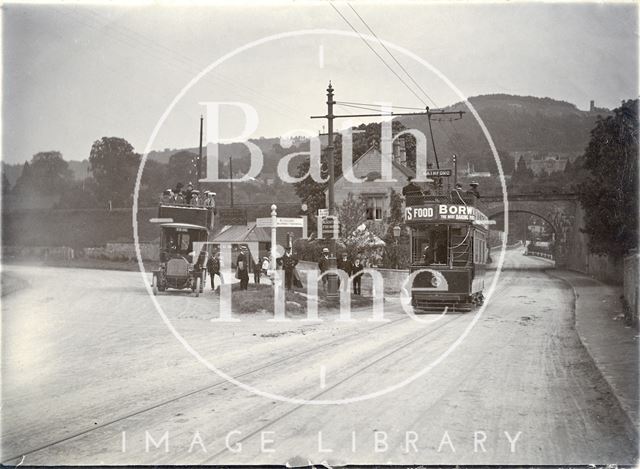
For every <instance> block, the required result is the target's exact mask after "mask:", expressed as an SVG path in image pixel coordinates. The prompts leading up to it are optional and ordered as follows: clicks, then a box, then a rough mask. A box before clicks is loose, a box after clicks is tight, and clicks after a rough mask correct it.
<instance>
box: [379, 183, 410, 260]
mask: <svg viewBox="0 0 640 469" xmlns="http://www.w3.org/2000/svg"><path fill="white" fill-rule="evenodd" d="M396 226H399V227H400V237H399V238H396V237H395V236H394V233H393V228H394V227H396ZM385 228H386V230H385V233H384V238H383V239H384V242H385V243H386V246H385V250H384V257H383V260H382V262H383V265H384V266H385V267H388V268H400V269H403V268H407V267H408V266H409V264H410V252H409V242H410V238H409V234H408V232H407V225H406V224H405V223H404V216H403V213H402V196H401V195H400V194H398V193H397V192H396V191H394V190H393V189H392V190H391V195H390V197H389V218H388V224H387V226H386V227H385Z"/></svg>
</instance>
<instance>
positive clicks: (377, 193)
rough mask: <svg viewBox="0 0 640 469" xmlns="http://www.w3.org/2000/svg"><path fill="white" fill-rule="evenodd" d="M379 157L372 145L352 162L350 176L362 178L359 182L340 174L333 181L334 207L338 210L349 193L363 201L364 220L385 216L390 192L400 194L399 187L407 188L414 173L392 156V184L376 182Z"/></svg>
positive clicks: (377, 180) (380, 166) (379, 167)
mask: <svg viewBox="0 0 640 469" xmlns="http://www.w3.org/2000/svg"><path fill="white" fill-rule="evenodd" d="M382 158H383V156H382V153H381V152H380V150H379V149H378V148H376V147H375V146H373V147H371V148H369V149H368V150H367V151H365V152H364V153H363V154H362V155H360V157H359V158H358V159H356V160H355V161H354V162H353V174H354V175H355V177H357V178H364V181H363V182H361V183H355V182H351V181H348V180H346V179H345V178H344V176H343V175H341V176H340V177H339V178H337V179H336V181H335V184H334V200H335V205H336V207H340V205H341V204H342V202H343V201H344V200H345V199H347V197H348V196H349V193H352V194H353V195H354V197H356V198H358V197H362V198H363V199H364V200H365V201H366V203H367V220H373V221H381V220H384V219H385V218H386V217H388V216H389V208H390V201H391V191H392V190H394V191H395V192H397V193H398V194H402V188H403V187H404V186H406V185H407V183H408V181H409V178H410V177H411V178H414V177H415V172H414V171H413V170H412V169H410V168H408V167H406V166H404V165H403V164H401V163H400V162H399V161H398V159H397V158H395V157H394V158H392V160H391V168H392V175H393V179H395V182H389V181H382V180H380V179H381V171H382ZM327 197H328V191H325V198H327ZM327 206H328V202H327Z"/></svg>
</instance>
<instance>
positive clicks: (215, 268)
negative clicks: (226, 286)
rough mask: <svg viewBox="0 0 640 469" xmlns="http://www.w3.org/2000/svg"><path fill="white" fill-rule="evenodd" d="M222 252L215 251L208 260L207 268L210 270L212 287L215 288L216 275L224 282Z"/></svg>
mask: <svg viewBox="0 0 640 469" xmlns="http://www.w3.org/2000/svg"><path fill="white" fill-rule="evenodd" d="M219 256H220V253H219V252H216V253H214V254H213V255H212V256H211V257H210V258H209V260H208V261H207V270H208V271H209V277H210V278H211V289H212V290H215V289H216V286H215V281H214V278H213V277H214V275H217V276H218V278H219V279H220V283H221V284H222V275H221V274H220V257H219Z"/></svg>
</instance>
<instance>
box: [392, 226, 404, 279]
mask: <svg viewBox="0 0 640 469" xmlns="http://www.w3.org/2000/svg"><path fill="white" fill-rule="evenodd" d="M401 232H402V228H400V225H396V226H394V227H393V238H394V239H395V241H396V249H395V250H396V256H395V257H396V270H398V258H399V257H400V256H399V251H398V239H400V233H401Z"/></svg>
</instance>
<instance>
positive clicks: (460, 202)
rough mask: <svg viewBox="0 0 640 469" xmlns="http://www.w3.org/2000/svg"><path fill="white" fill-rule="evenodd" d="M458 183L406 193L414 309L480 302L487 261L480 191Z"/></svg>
mask: <svg viewBox="0 0 640 469" xmlns="http://www.w3.org/2000/svg"><path fill="white" fill-rule="evenodd" d="M472 187H473V190H470V191H463V190H461V186H458V187H456V189H454V190H452V191H451V192H449V193H442V191H438V192H440V193H438V194H430V193H423V192H418V193H413V194H408V195H407V196H406V197H405V212H404V221H405V223H406V225H407V226H408V227H409V230H410V247H411V267H410V271H411V273H412V274H414V278H413V282H412V283H411V305H412V306H413V308H414V310H416V311H418V312H419V311H423V312H428V311H435V310H438V311H442V310H443V309H444V308H445V307H447V308H449V310H450V311H451V310H453V311H471V310H472V309H473V308H474V307H476V306H479V305H481V304H482V303H483V301H484V297H483V290H484V281H485V274H486V266H487V264H488V261H489V249H488V244H487V238H488V231H489V230H488V219H487V217H486V216H485V215H484V214H483V213H482V211H481V210H480V209H479V207H478V201H479V194H478V193H477V189H476V187H475V183H473V184H472Z"/></svg>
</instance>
